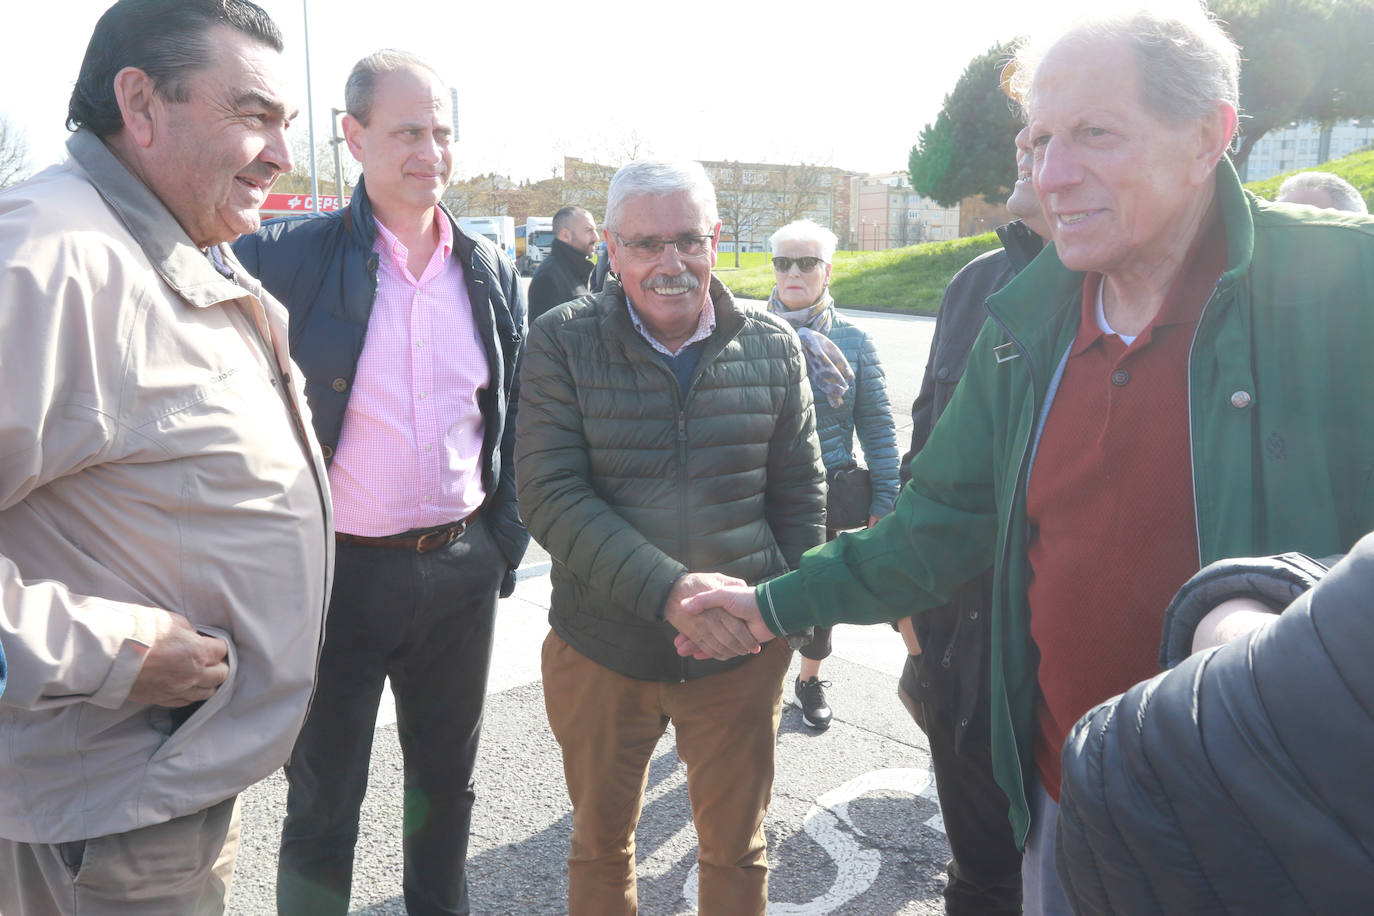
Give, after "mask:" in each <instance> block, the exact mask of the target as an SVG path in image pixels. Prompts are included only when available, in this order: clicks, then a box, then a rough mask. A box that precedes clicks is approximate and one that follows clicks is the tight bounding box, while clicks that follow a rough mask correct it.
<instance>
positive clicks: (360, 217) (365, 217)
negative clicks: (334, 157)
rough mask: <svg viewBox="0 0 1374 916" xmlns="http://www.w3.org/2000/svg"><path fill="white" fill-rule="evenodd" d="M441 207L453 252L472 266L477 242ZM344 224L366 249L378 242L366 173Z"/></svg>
mask: <svg viewBox="0 0 1374 916" xmlns="http://www.w3.org/2000/svg"><path fill="white" fill-rule="evenodd" d="M439 209H440V211H442V212H443V214H444V216H446V217H447V218H448V221H449V226H450V227H451V228H452V229H453V253H454V255H455V256H457V258H458V263H459V264H462V265H463V267H464V268H467V267H469V266H471V265H472V264H473V260H472V255H473V251H474V249H475V248H476V247H477V243H476V242H475V241H474V240H473V239H472V238H471V237H470V236H469V235H468V234H467V233H465V232H463V231H462V229H460V228H459V226H458V220H456V219H454V218H453V214H452V213H450V212H448V208H447V207H445V206H444V205H443V204H442V203H441V204H439ZM344 226H345V229H346V231H347V232H348V234H349V235H351V236H352V237H353V240H354V241H355V242H357V244H358V245H359V246H360V247H361V248H362V249H363V250H364V251H368V252H370V251H372V247H373V246H374V245H375V244H376V243H377V224H376V223H375V222H374V221H373V219H372V201H370V200H368V197H367V176H366V175H359V176H358V184H357V185H356V186H355V187H354V188H353V199H352V200H350V201H349V203H348V209H347V210H345V211H344Z"/></svg>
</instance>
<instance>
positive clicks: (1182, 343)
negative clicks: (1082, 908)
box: [682, 5, 1374, 914]
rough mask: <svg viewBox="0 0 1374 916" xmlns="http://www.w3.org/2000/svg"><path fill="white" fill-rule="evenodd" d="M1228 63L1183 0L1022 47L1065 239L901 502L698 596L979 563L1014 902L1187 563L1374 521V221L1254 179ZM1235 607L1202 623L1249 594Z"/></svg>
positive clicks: (1042, 880) (1061, 903)
mask: <svg viewBox="0 0 1374 916" xmlns="http://www.w3.org/2000/svg"><path fill="white" fill-rule="evenodd" d="M1238 71H1239V55H1238V53H1237V49H1236V47H1235V45H1234V43H1233V42H1232V41H1231V40H1230V39H1229V38H1228V37H1227V36H1226V34H1225V32H1224V31H1223V30H1222V29H1221V28H1220V26H1219V25H1218V24H1217V23H1216V22H1215V21H1214V20H1212V19H1211V18H1210V17H1209V16H1207V14H1206V13H1205V11H1204V10H1202V9H1201V7H1198V6H1195V5H1193V6H1184V7H1178V8H1176V9H1175V10H1173V11H1161V9H1160V8H1159V7H1158V6H1151V7H1150V8H1149V9H1142V10H1139V11H1134V12H1131V11H1127V12H1112V13H1094V14H1093V15H1092V16H1091V17H1090V18H1086V19H1082V20H1079V21H1077V22H1075V23H1074V24H1073V25H1072V26H1071V27H1069V28H1068V29H1067V30H1066V31H1063V32H1060V33H1059V34H1056V35H1052V36H1047V37H1046V38H1045V39H1042V40H1039V41H1035V42H1033V43H1032V44H1031V45H1029V46H1028V47H1027V48H1026V49H1025V50H1023V51H1022V52H1021V53H1020V54H1019V55H1018V60H1017V69H1016V73H1015V77H1014V79H1015V83H1016V85H1017V86H1018V87H1019V90H1020V95H1021V98H1022V99H1023V103H1024V105H1025V107H1026V111H1027V114H1028V116H1029V126H1030V140H1031V144H1032V146H1033V148H1034V151H1035V160H1034V166H1033V169H1032V177H1033V181H1034V184H1035V188H1036V192H1037V194H1038V196H1039V198H1040V202H1041V205H1042V208H1043V210H1044V213H1045V216H1046V219H1047V220H1048V221H1049V224H1050V235H1051V239H1052V241H1053V243H1054V244H1053V246H1052V247H1049V248H1046V250H1045V251H1044V252H1042V254H1041V255H1040V256H1039V257H1038V258H1036V260H1035V261H1034V262H1033V263H1031V264H1030V265H1029V266H1028V267H1026V269H1025V270H1023V271H1022V272H1021V273H1020V274H1019V275H1018V276H1017V278H1016V279H1015V280H1014V281H1012V282H1011V283H1010V284H1009V285H1008V286H1006V287H1005V288H1004V289H1002V290H1001V291H1000V292H998V293H996V294H995V295H993V296H991V297H990V298H989V299H988V311H989V314H990V316H991V318H990V320H989V322H988V324H987V325H985V326H984V329H983V332H982V333H981V335H980V337H979V339H978V340H977V341H976V342H975V344H974V347H973V351H972V353H971V354H970V356H969V364H968V368H967V370H966V372H965V374H964V377H963V380H962V382H961V383H960V387H959V390H958V391H957V392H956V393H955V395H954V398H953V400H952V402H951V404H950V406H949V409H948V410H947V411H946V413H945V414H944V416H942V417H941V419H940V422H939V424H938V425H937V426H936V428H935V430H934V431H933V432H932V434H931V437H930V439H929V441H928V442H927V444H926V446H925V448H924V449H922V451H921V453H920V454H919V455H918V456H917V457H916V459H915V460H914V462H913V464H912V468H911V482H910V484H909V485H908V486H907V487H906V488H905V489H904V490H903V492H902V495H901V497H900V499H899V500H898V503H897V508H896V510H895V511H894V512H893V513H892V514H891V515H889V516H888V517H887V518H885V519H883V520H882V521H881V522H879V523H878V525H876V526H875V527H874V528H872V529H870V530H869V531H867V532H863V533H860V534H857V535H843V536H841V537H840V538H838V539H837V540H835V541H834V542H832V543H831V544H828V545H826V546H825V547H823V548H821V549H820V550H818V551H813V552H812V553H810V554H808V555H807V556H806V557H805V558H804V559H803V561H802V564H801V568H800V569H799V570H798V571H796V572H793V573H790V574H788V575H786V576H783V577H780V578H778V579H773V580H771V581H769V582H766V583H764V584H763V585H761V586H759V587H757V588H749V589H744V588H739V587H725V588H722V589H718V590H715V591H713V592H708V593H704V594H702V595H699V596H696V597H695V598H694V599H693V600H692V601H690V602H689V603H688V606H687V610H688V611H689V612H690V611H692V610H695V609H697V608H719V607H724V608H725V609H726V610H728V611H729V612H731V614H732V615H737V616H739V617H740V618H741V619H744V620H745V621H746V622H747V623H749V624H750V628H751V632H753V633H754V634H755V636H756V637H759V638H762V637H763V636H765V635H768V634H771V633H774V632H778V633H782V632H789V631H793V630H796V629H798V628H801V627H805V626H812V625H825V624H832V623H836V622H851V623H873V622H878V621H883V620H890V619H893V618H896V617H900V616H903V615H905V614H908V613H911V612H912V611H913V610H916V611H920V610H922V609H924V608H927V607H930V606H933V605H937V604H939V603H941V602H942V601H944V600H946V599H947V597H948V595H949V594H950V592H951V591H952V590H953V589H954V588H956V587H957V586H958V585H960V584H961V583H962V582H964V581H966V580H968V579H969V578H971V577H972V576H974V575H976V574H978V573H979V572H982V571H983V570H985V569H987V568H988V567H989V566H992V568H993V577H994V587H993V595H992V607H991V609H990V610H991V614H992V626H991V641H990V654H991V660H990V662H991V663H990V666H989V668H990V673H991V678H990V692H991V713H992V736H991V737H992V742H991V743H992V754H993V771H994V774H995V775H996V777H997V780H998V783H999V784H1000V785H1001V786H1002V788H1003V790H1004V791H1005V792H1006V793H1007V797H1008V799H1009V801H1010V812H1009V818H1010V821H1011V824H1012V828H1013V832H1014V834H1015V837H1016V839H1017V841H1018V842H1019V843H1022V844H1024V849H1025V853H1026V855H1025V860H1024V866H1023V871H1022V874H1023V879H1024V891H1025V911H1026V912H1027V913H1030V914H1040V913H1064V912H1068V903H1067V901H1066V900H1065V898H1064V894H1063V890H1062V888H1061V886H1060V884H1059V880H1058V875H1057V872H1056V868H1055V824H1056V818H1057V802H1056V799H1057V796H1058V793H1059V786H1060V751H1061V749H1062V748H1063V746H1064V742H1065V737H1066V736H1067V735H1068V733H1069V730H1070V729H1071V728H1072V726H1073V724H1074V722H1075V721H1077V719H1078V718H1079V717H1080V716H1081V715H1083V714H1084V713H1085V712H1086V711H1087V710H1088V709H1089V708H1091V707H1092V706H1094V705H1095V704H1097V703H1099V702H1101V701H1102V700H1104V699H1106V698H1108V697H1110V696H1112V695H1114V694H1116V693H1119V692H1121V691H1122V690H1125V689H1126V688H1127V687H1129V686H1130V685H1132V684H1134V683H1135V682H1136V681H1139V680H1142V679H1144V678H1146V677H1148V676H1150V675H1152V674H1153V673H1155V672H1156V671H1157V670H1158V646H1159V643H1160V631H1161V625H1162V622H1163V618H1164V610H1165V608H1166V607H1167V605H1168V604H1169V600H1170V598H1171V597H1172V595H1173V594H1174V592H1175V590H1176V589H1177V588H1178V586H1179V585H1180V584H1182V583H1183V582H1184V581H1185V580H1187V579H1188V578H1189V577H1190V576H1192V575H1193V574H1194V573H1195V572H1196V571H1197V570H1198V569H1199V568H1200V567H1201V566H1202V565H1204V564H1206V563H1209V562H1211V561H1213V560H1216V559H1219V558H1223V557H1228V556H1241V555H1259V554H1267V553H1277V552H1280V551H1284V550H1300V551H1302V552H1304V553H1307V554H1309V555H1311V556H1326V555H1330V554H1333V553H1337V552H1341V551H1344V550H1347V549H1349V547H1350V545H1351V544H1353V543H1354V542H1355V540H1356V539H1357V538H1358V537H1359V536H1361V535H1362V534H1363V533H1364V532H1366V531H1368V530H1370V529H1371V528H1374V489H1371V485H1370V477H1369V468H1370V466H1371V462H1374V376H1371V374H1370V373H1369V371H1368V355H1367V354H1368V351H1369V347H1370V345H1371V343H1374V309H1371V308H1370V299H1371V295H1372V294H1374V290H1371V288H1370V278H1371V277H1374V231H1371V227H1370V225H1369V224H1360V223H1358V222H1352V221H1351V220H1350V218H1349V217H1347V216H1344V215H1339V216H1336V215H1331V214H1329V213H1326V212H1323V211H1315V210H1302V211H1299V210H1298V209H1297V208H1292V207H1282V206H1273V205H1269V204H1267V203H1265V202H1263V201H1258V200H1256V199H1255V198H1254V197H1253V196H1251V195H1249V194H1247V193H1246V192H1245V191H1244V190H1243V189H1242V188H1241V186H1240V182H1239V180H1238V178H1237V176H1236V173H1235V169H1234V168H1232V166H1231V163H1230V160H1229V159H1228V158H1227V157H1226V155H1225V153H1226V148H1227V146H1228V144H1229V143H1230V141H1231V138H1232V135H1233V134H1234V132H1235V129H1236V122H1237V113H1236V106H1237V95H1238V92H1237V83H1238ZM760 611H761V612H760ZM1231 611H1232V608H1231V607H1229V606H1226V607H1223V608H1221V609H1220V610H1219V611H1216V612H1213V613H1212V614H1209V615H1207V619H1205V620H1204V621H1203V624H1204V627H1203V629H1204V631H1205V632H1208V633H1215V634H1217V637H1216V638H1220V639H1224V638H1226V637H1227V636H1229V635H1232V634H1235V633H1238V632H1242V631H1244V629H1245V628H1246V627H1248V626H1251V625H1253V624H1254V622H1255V620H1256V619H1257V618H1258V617H1261V616H1262V615H1257V614H1255V613H1254V612H1253V609H1249V610H1247V609H1244V608H1242V609H1239V610H1237V611H1236V612H1235V613H1234V614H1233V613H1231ZM682 648H683V649H687V648H689V647H686V646H683V647H682Z"/></svg>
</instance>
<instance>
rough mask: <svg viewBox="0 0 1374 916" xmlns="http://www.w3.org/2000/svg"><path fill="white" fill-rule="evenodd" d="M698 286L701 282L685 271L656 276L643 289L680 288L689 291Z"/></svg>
mask: <svg viewBox="0 0 1374 916" xmlns="http://www.w3.org/2000/svg"><path fill="white" fill-rule="evenodd" d="M699 286H701V281H700V280H698V279H697V278H696V277H694V276H692V274H691V272H690V271H686V270H684V271H683V272H682V273H680V274H658V275H656V276H654V277H653V278H652V279H650V280H648V281H646V282H645V284H644V288H645V289H663V288H664V287H668V288H670V289H677V288H679V287H681V288H686V289H689V290H691V289H696V288H697V287H699Z"/></svg>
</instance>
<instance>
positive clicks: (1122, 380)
mask: <svg viewBox="0 0 1374 916" xmlns="http://www.w3.org/2000/svg"><path fill="white" fill-rule="evenodd" d="M1130 380H1131V373H1129V372H1127V371H1126V370H1125V369H1118V370H1116V371H1115V372H1113V373H1112V384H1113V385H1115V386H1116V387H1118V388H1120V387H1121V386H1122V385H1124V384H1126V383H1127V382H1129V381H1130Z"/></svg>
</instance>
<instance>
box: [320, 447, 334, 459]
mask: <svg viewBox="0 0 1374 916" xmlns="http://www.w3.org/2000/svg"><path fill="white" fill-rule="evenodd" d="M320 454H321V455H323V456H324V457H325V458H333V457H334V449H333V448H331V447H330V446H328V445H321V446H320Z"/></svg>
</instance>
